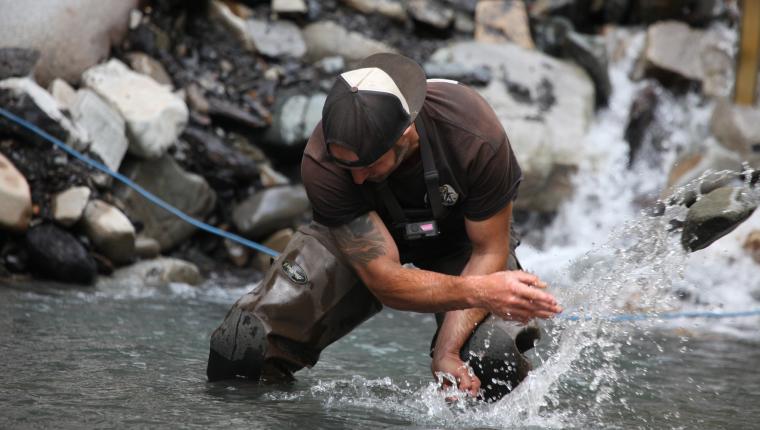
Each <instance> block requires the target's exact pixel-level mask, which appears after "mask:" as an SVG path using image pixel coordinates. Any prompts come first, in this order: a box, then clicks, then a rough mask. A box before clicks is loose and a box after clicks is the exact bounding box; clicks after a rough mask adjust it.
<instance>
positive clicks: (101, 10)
mask: <svg viewBox="0 0 760 430" xmlns="http://www.w3.org/2000/svg"><path fill="white" fill-rule="evenodd" d="M137 4H138V1H137V0H67V1H60V0H38V1H34V2H23V1H22V2H14V1H4V2H3V3H2V6H0V9H2V11H3V12H2V13H0V40H1V41H2V45H3V46H17V47H22V48H31V49H35V50H37V51H39V52H40V60H39V64H38V65H37V68H36V69H35V77H36V78H37V81H38V82H40V83H41V84H42V85H45V86H47V85H48V84H49V83H50V82H51V81H52V80H53V79H55V78H63V79H65V80H66V81H68V82H70V83H76V82H78V81H79V77H80V76H81V74H82V72H83V71H84V70H86V69H87V68H89V67H91V66H93V65H94V64H97V63H98V62H100V61H102V60H103V59H105V58H107V57H108V53H109V50H110V47H111V45H112V44H113V45H116V44H118V43H119V42H120V40H121V39H122V37H123V36H124V35H125V34H126V30H127V24H128V21H129V12H130V11H131V10H132V9H134V8H136V7H137Z"/></svg>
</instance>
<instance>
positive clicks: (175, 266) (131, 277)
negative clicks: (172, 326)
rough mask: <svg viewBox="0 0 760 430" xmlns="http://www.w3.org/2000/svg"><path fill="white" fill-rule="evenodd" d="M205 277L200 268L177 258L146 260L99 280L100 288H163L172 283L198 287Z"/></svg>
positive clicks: (98, 285)
mask: <svg viewBox="0 0 760 430" xmlns="http://www.w3.org/2000/svg"><path fill="white" fill-rule="evenodd" d="M201 282H203V277H202V276H201V274H200V271H199V270H198V268H197V267H196V266H195V265H194V264H192V263H189V262H187V261H183V260H180V259H177V258H169V257H161V258H156V259H153V260H145V261H139V262H137V263H134V264H132V265H130V266H127V267H123V268H121V269H118V270H116V271H115V272H114V273H113V274H112V275H111V276H110V277H100V278H98V282H97V287H98V288H124V287H138V288H143V287H145V288H163V287H166V286H168V285H169V284H171V283H182V284H188V285H198V284H200V283H201Z"/></svg>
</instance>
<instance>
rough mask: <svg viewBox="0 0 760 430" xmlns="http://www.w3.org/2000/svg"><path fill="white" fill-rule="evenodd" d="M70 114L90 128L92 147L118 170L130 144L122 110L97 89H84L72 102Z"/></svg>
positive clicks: (111, 166)
mask: <svg viewBox="0 0 760 430" xmlns="http://www.w3.org/2000/svg"><path fill="white" fill-rule="evenodd" d="M71 116H72V118H73V119H74V121H76V122H77V124H79V125H80V126H81V127H82V128H84V129H85V130H87V134H88V135H89V137H90V151H92V152H94V153H95V154H98V156H99V157H100V159H101V160H103V163H105V165H106V166H108V168H109V169H111V170H113V171H114V172H117V171H119V166H120V165H121V161H122V160H123V159H124V155H125V154H126V153H127V148H128V146H129V142H128V141H127V136H126V128H125V127H126V124H125V122H124V118H122V117H121V115H120V114H119V112H117V111H115V110H114V109H113V108H112V107H111V105H109V104H108V103H106V102H105V101H103V99H101V98H100V97H99V96H98V95H97V94H95V93H94V92H92V91H90V90H88V89H82V90H79V91H78V92H77V94H76V98H75V99H74V103H73V104H72V105H71Z"/></svg>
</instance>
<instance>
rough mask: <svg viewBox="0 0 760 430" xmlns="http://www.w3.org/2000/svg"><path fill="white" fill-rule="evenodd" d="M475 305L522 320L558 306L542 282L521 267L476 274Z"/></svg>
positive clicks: (544, 315) (551, 312)
mask: <svg viewBox="0 0 760 430" xmlns="http://www.w3.org/2000/svg"><path fill="white" fill-rule="evenodd" d="M476 278H477V279H476V282H477V285H478V288H477V293H478V294H477V299H476V301H477V307H481V308H484V309H487V310H488V311H490V312H491V313H493V314H494V315H496V316H498V317H500V318H503V319H506V320H513V321H519V322H522V323H523V324H526V323H527V322H528V321H530V320H531V319H533V318H544V319H546V318H551V317H553V316H554V315H556V314H558V313H560V312H562V308H561V307H560V306H559V305H558V304H557V301H556V300H555V299H554V297H553V296H552V295H551V294H548V293H546V292H544V291H541V290H542V289H544V288H546V283H544V282H543V281H541V280H540V279H538V276H535V275H531V274H530V273H526V272H523V271H521V270H510V271H504V272H496V273H492V274H490V275H484V276H478V277H476Z"/></svg>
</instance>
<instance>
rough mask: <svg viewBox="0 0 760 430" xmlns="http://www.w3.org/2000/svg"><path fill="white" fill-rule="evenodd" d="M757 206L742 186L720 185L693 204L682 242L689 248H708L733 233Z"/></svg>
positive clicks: (687, 218)
mask: <svg viewBox="0 0 760 430" xmlns="http://www.w3.org/2000/svg"><path fill="white" fill-rule="evenodd" d="M756 208H757V202H753V201H752V200H751V199H749V198H748V197H747V196H746V195H744V193H743V189H742V188H738V187H737V188H731V187H724V188H718V189H716V190H714V191H712V192H710V193H709V194H707V195H705V196H703V197H702V198H701V199H699V200H698V201H697V202H696V203H694V204H693V205H692V206H691V207H690V208H689V211H688V213H687V214H686V220H685V225H684V227H683V234H682V236H681V244H682V245H683V247H684V248H686V249H687V250H689V251H697V250H700V249H704V248H706V247H708V246H709V245H710V244H711V243H713V242H715V241H716V240H718V239H720V238H721V237H723V236H725V235H726V234H728V233H730V232H731V231H732V230H733V229H735V228H736V227H737V226H738V225H739V224H741V223H742V222H743V221H744V220H746V219H747V218H749V216H750V215H752V212H754V211H755V209H756Z"/></svg>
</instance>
